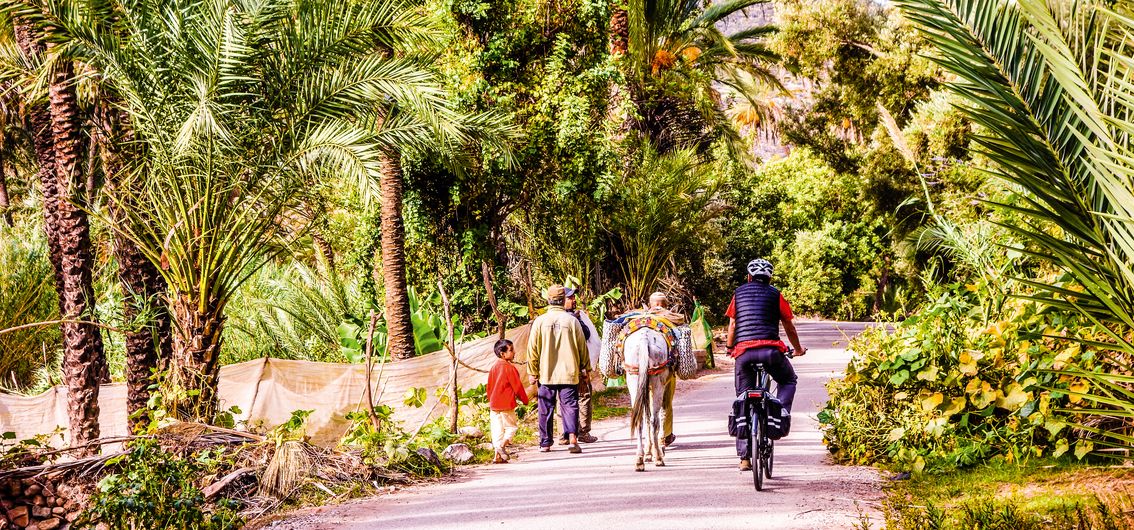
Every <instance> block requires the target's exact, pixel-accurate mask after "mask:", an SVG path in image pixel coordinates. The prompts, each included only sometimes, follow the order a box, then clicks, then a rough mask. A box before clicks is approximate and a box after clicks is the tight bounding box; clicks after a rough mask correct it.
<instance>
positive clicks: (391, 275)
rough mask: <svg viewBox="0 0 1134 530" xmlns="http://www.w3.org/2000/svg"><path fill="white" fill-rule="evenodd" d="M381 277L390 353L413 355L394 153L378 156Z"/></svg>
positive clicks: (397, 161)
mask: <svg viewBox="0 0 1134 530" xmlns="http://www.w3.org/2000/svg"><path fill="white" fill-rule="evenodd" d="M381 164H382V178H381V187H382V214H381V217H382V280H383V284H384V285H385V288H386V328H387V330H388V333H389V343H388V344H389V349H390V354H391V355H392V356H393V357H396V358H398V359H408V358H410V357H413V356H414V340H413V320H411V318H410V305H409V293H408V289H407V286H406V248H405V247H406V227H405V224H404V223H403V221H402V192H403V183H402V165H401V160H400V159H399V155H398V153H386V152H383V154H382V159H381Z"/></svg>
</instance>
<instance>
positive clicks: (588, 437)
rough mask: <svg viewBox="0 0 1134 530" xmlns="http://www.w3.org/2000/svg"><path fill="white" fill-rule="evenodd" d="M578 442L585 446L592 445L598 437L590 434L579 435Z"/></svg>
mask: <svg viewBox="0 0 1134 530" xmlns="http://www.w3.org/2000/svg"><path fill="white" fill-rule="evenodd" d="M579 441H580V442H583V443H585V444H593V443H595V442H597V441H598V437H596V436H594V435H590V434H580V435H579Z"/></svg>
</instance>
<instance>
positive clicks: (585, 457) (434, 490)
mask: <svg viewBox="0 0 1134 530" xmlns="http://www.w3.org/2000/svg"><path fill="white" fill-rule="evenodd" d="M862 328H863V325H862V324H836V323H830V322H801V323H800V325H799V329H800V332H801V336H802V340H803V343H804V345H805V346H807V347H808V348H809V349H810V350H811V351H810V352H809V354H808V355H807V356H805V357H802V358H799V359H796V360H795V361H794V364H795V367H796V371H797V373H798V374H799V394H798V395H797V397H796V411H795V414H794V416H795V417H794V419H793V425H792V434H791V436H789V437H788V438H785V439H784V440H782V441H780V442H777V443H776V467H775V470H776V478H774V479H772V480H769V481H766V482H765V490H764V491H763V492H756V491H755V490H754V489H753V487H752V474H751V473H750V472H744V473H742V472H739V471H737V469H736V464H737V458H736V453H735V449H734V446H733V438H730V437H729V436H728V433H727V431H726V429H725V423H726V421H725V420H726V416H727V414H728V410H729V404H730V402H731V401H732V396H733V395H734V394H733V388H732V387H733V382H732V364H731V362H730V361H731V360H729V359H727V358H726V359H724V360H723V361H721V362H720V365H721V366H720V369H718V370H717V371H714V372H710V373H706V374H705V375H703V376H702V377H700V378H699V379H697V380H695V381H681V382H680V384H679V390H678V392H679V395H678V399H677V401H676V404H675V411H674V418H675V420H676V423H675V426H674V432H675V434H677V436H678V439H677V442H676V443H675V444H674V445H673V446H671V448H670V450H669V451H668V452H667V454H666V467H662V468H657V467H653V466H652V465H650V464H647V470H646V472H645V473H636V472H634V456H633V453H634V450H633V447H632V446H631V444H630V441H629V428H628V422H627V421H626V420H624V419H622V418H612V419H609V420H606V421H603V422H597V423H596V424H595V426H594V429H593V430H594V434H596V435H597V436H599V438H600V441H599V442H597V443H594V444H588V445H584V446H583V448H584V452H583V454H580V455H571V454H568V453H567V452H566V450H565V447H563V446H556V447H555V450H553V451H552V452H551V453H538V452H535V451H526V452H523V453H521V454H520V455H519V457H518V459H516V460H513V462H512V463H510V464H507V465H495V466H480V467H476V468H473V469H471V470H469V471H467V472H464V473H462V474H461V477H460V480H457V481H454V482H448V483H441V484H429V485H425V486H421V487H416V488H411V489H408V490H405V491H401V492H397V493H394V494H390V495H385V496H381V497H376V498H372V499H366V500H362V501H358V502H354V503H350V504H345V505H340V506H334V507H327V508H318V509H314V510H308V511H305V512H301V513H297V514H296V515H295V516H294V517H291V518H289V519H287V520H284V521H279V522H277V523H275V524H274V525H272V528H288V529H292V528H294V529H299V528H304V529H307V528H311V529H328V530H329V529H340V528H341V529H364V528H398V529H423V528H449V529H451V528H460V529H462V530H464V529H471V528H502V527H504V528H525V529H540V528H555V529H571V528H577V529H587V528H617V529H618V530H627V529H633V528H649V529H651V530H660V529H666V528H682V529H685V528H750V529H758V528H775V529H777V530H784V529H818V528H851V527H853V526H854V525H855V524H856V523H857V521H858V518H859V514H860V513H861V512H862V511H864V510H868V509H869V506H870V505H872V504H873V502H874V501H877V500H879V499H880V497H881V493H880V489H879V484H878V480H879V479H878V476H877V472H876V471H875V470H873V469H869V468H858V467H846V466H837V465H831V464H829V463H828V461H827V451H826V450H825V448H824V446H823V444H822V441H821V438H822V437H821V435H820V434H819V431H818V429H817V423H816V421H815V413H816V411H817V410H818V408H819V407H821V406H822V404H823V402H824V401H825V400H826V392H825V390H824V388H823V383H824V382H826V381H827V380H829V379H831V378H832V377H837V376H839V375H841V373H842V370H843V369H844V368H845V366H846V363H847V361H848V360H849V357H850V356H849V354H847V353H846V352H845V350H843V349H842V348H843V347H845V334H851V335H853V334H854V333H857V332H859V331H861V330H862ZM718 359H721V357H719V356H718Z"/></svg>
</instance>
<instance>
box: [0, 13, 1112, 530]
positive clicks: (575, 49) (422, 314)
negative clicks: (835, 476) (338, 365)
mask: <svg viewBox="0 0 1134 530" xmlns="http://www.w3.org/2000/svg"><path fill="white" fill-rule="evenodd" d="M891 4H892V5H891ZM0 5H2V7H3V9H2V10H0V13H2V16H0V87H2V91H0V121H2V124H0V125H2V127H0V214H2V219H0V330H7V329H8V328H13V327H16V326H23V325H26V324H34V323H36V322H51V321H57V320H62V321H63V322H54V323H52V324H46V325H42V326H31V327H27V328H20V329H18V330H15V331H0V385H2V386H3V388H5V389H7V390H12V391H20V392H28V393H31V392H39V391H43V390H44V389H46V388H47V387H48V386H50V385H54V384H60V383H61V384H64V385H67V387H68V389H69V390H70V392H69V396H70V403H69V408H68V410H69V412H70V414H71V422H72V423H71V431H72V432H73V433H74V434H75V437H74V440H76V441H77V442H81V441H83V440H87V439H92V438H95V437H97V436H98V435H99V432H98V422H97V412H98V409H97V389H98V383H100V382H106V381H109V380H126V381H127V382H128V384H129V388H130V398H129V399H130V408H131V411H133V412H137V411H142V414H139V415H136V416H134V417H135V420H134V421H135V422H136V424H144V423H145V421H144V420H145V418H144V416H145V411H146V410H147V409H152V408H154V407H155V404H160V406H161V408H162V409H163V410H162V414H172V415H175V416H176V417H179V418H182V419H193V420H202V421H216V420H218V419H220V418H223V416H224V413H223V412H221V411H218V410H217V403H216V400H215V389H216V378H217V372H218V370H219V366H220V365H221V364H223V363H231V362H239V361H243V360H248V359H254V358H260V357H264V356H272V357H282V358H289V359H305V360H312V361H324V362H352V363H358V362H364V361H365V358H366V355H365V344H366V337H367V336H368V332H369V326H370V322H371V321H372V319H374V321H375V322H376V325H375V327H374V338H375V340H374V344H375V345H376V348H375V357H376V358H377V359H378V361H379V362H398V360H399V359H403V358H406V357H411V356H414V355H421V354H426V353H430V352H433V351H437V350H440V349H441V348H442V344H443V342H444V339H445V338H446V337H447V334H448V328H449V326H450V324H451V325H452V326H453V329H454V333H455V335H456V336H457V337H456V338H457V340H460V339H463V338H473V337H480V336H486V335H489V334H492V333H494V332H495V331H496V329H497V326H498V324H499V323H500V322H498V320H499V321H502V323H503V325H504V326H517V325H522V324H524V323H526V322H527V321H528V320H529V318H530V317H531V316H533V315H534V313H535V311H537V310H538V306H539V305H541V303H540V301H539V300H540V294H539V293H540V290H541V288H542V287H544V286H546V285H547V284H550V283H558V282H570V283H572V284H575V285H578V286H579V288H580V290H581V293H582V297H583V301H584V304H587V303H590V302H592V301H595V302H598V303H597V304H596V305H595V306H594V307H595V308H598V306H600V305H601V306H602V309H599V310H598V312H599V313H602V312H615V311H619V310H622V309H625V308H628V307H633V306H637V305H639V304H641V303H642V302H643V301H644V298H645V297H646V296H647V295H648V293H650V292H651V291H654V290H662V291H666V292H668V293H669V294H670V295H671V298H672V299H673V300H675V301H677V306H678V307H677V309H680V310H684V311H686V312H691V311H692V308H693V307H694V305H695V303H700V304H701V305H702V306H703V307H705V308H706V311H707V314H708V315H709V317H710V319H711V320H714V321H717V322H719V321H720V320H721V318H722V314H723V310H724V308H725V306H726V304H727V303H728V299H729V296H730V294H731V292H732V289H733V288H734V287H735V286H736V284H738V283H739V282H740V281H742V280H743V278H744V272H743V265H744V264H745V263H746V262H747V261H748V260H750V259H753V258H755V257H768V258H770V259H771V260H772V261H773V263H775V265H776V267H777V274H776V280H775V281H776V284H777V285H779V286H781V287H782V288H783V290H784V292H785V293H786V295H787V297H788V298H789V299H790V300H791V301H792V303H793V306H794V308H795V310H796V312H797V313H800V314H803V315H808V316H817V317H827V318H840V319H862V320H871V319H874V320H880V321H886V322H891V323H893V324H894V327H893V329H892V330H885V329H883V330H878V331H875V332H871V333H868V334H866V335H864V336H863V337H860V338H859V339H857V340H856V341H855V342H854V344H853V346H852V348H853V349H854V351H855V353H857V358H856V359H855V361H854V362H852V364H851V365H850V366H849V367H848V370H847V376H846V378H844V379H843V380H840V381H835V382H833V383H832V384H831V386H830V391H831V400H830V402H829V403H828V404H827V406H826V408H825V409H824V410H823V412H822V413H821V415H820V420H821V422H822V424H823V428H824V430H825V436H826V442H827V443H828V446H829V447H830V449H831V450H832V452H833V453H834V454H835V456H836V458H838V459H839V460H841V461H845V462H853V463H862V464H878V465H884V466H888V467H891V468H892V469H894V470H896V471H912V472H914V473H915V474H919V475H922V474H941V475H948V474H949V473H953V472H956V471H957V470H958V469H966V468H973V467H977V466H982V465H985V464H988V463H989V462H994V463H996V464H997V465H1000V464H1005V465H1013V464H1020V463H1027V462H1030V461H1033V460H1036V459H1045V460H1044V461H1053V462H1057V463H1061V464H1062V463H1066V462H1068V461H1071V460H1093V459H1100V460H1104V459H1108V458H1127V457H1128V451H1129V450H1130V449H1131V448H1132V447H1134V422H1132V421H1131V420H1132V418H1134V386H1132V385H1134V367H1132V366H1131V359H1132V358H1134V220H1132V219H1134V167H1132V163H1131V160H1134V153H1132V149H1131V146H1130V142H1131V138H1134V134H1132V133H1134V123H1132V121H1131V116H1132V113H1134V93H1132V90H1131V87H1130V84H1129V82H1128V81H1127V79H1128V78H1129V75H1130V69H1131V64H1132V62H1131V57H1132V56H1134V53H1132V51H1131V49H1130V47H1129V45H1128V44H1127V43H1128V42H1129V38H1130V37H1131V35H1134V23H1131V20H1132V18H1131V16H1130V15H1131V14H1132V13H1134V8H1132V7H1131V6H1130V5H1129V4H1128V3H1127V2H1103V1H1095V0H1084V1H1081V2H1066V1H1063V0H1048V1H1044V0H901V1H897V2H893V3H882V2H874V1H870V0H809V1H799V2H779V3H775V4H771V3H768V2H760V1H755V0H732V1H724V0H719V1H706V2H701V1H678V0H619V1H616V2H608V1H605V0H563V1H556V2H551V1H547V0H377V1H366V2H363V1H360V0H359V1H354V0H345V1H343V0H339V1H336V2H331V1H327V0H267V1H263V2H243V1H237V0H203V1H196V0H194V1H189V0H160V1H159V0H115V1H110V2H86V1H79V0H52V1H50V2H42V1H39V0H12V1H7V2H3V3H2V4H0ZM771 13H774V16H772V15H771ZM487 285H491V287H487ZM439 286H440V289H439ZM52 287H54V289H52ZM489 289H491V290H492V292H493V294H494V296H495V299H496V303H495V307H494V305H493V304H492V303H490V301H489ZM441 290H443V291H444V292H445V293H446V295H447V298H448V300H449V302H450V305H451V307H450V308H449V309H451V311H452V317H451V322H450V321H447V319H446V317H444V316H442V315H444V314H446V313H445V311H444V309H443V307H442V306H443V303H442V296H441ZM593 316H594V317H595V318H596V319H597V318H598V317H601V316H605V315H598V314H596V315H593ZM379 317H380V318H379ZM804 340H805V343H806V337H805V338H804ZM155 374H156V376H157V377H155ZM153 390H156V391H157V395H156V396H151V392H152V391H153ZM436 390H437V389H421V391H422V392H425V391H429V392H433V391H436ZM453 390H454V395H455V396H457V397H456V398H455V399H458V400H463V402H466V403H467V404H468V405H469V407H468V409H469V410H466V411H465V414H466V416H465V417H464V418H463V419H464V420H466V421H467V422H470V423H475V424H483V423H484V418H483V416H484V415H483V414H482V413H483V412H484V411H483V410H482V408H483V407H480V403H479V401H480V400H482V399H481V398H482V397H483V396H480V395H479V394H477V392H476V389H464V391H463V392H462V393H459V394H458V393H456V392H455V390H456V389H453ZM418 395H419V392H416V391H415V393H414V394H413V396H409V398H407V404H406V406H413V403H412V402H415V401H421V400H415V399H410V398H414V397H415V396H418ZM449 399H453V398H449ZM418 404H420V403H418ZM375 414H376V415H380V416H381V415H384V416H383V418H384V419H389V416H390V414H391V411H389V410H380V411H375ZM352 419H353V420H354V421H355V424H354V426H353V428H352V430H351V433H350V435H349V436H348V441H347V445H349V446H351V447H354V448H357V449H359V450H361V451H363V452H364V453H365V454H366V455H367V457H366V458H367V459H368V460H367V461H368V463H377V462H384V463H386V464H390V465H392V466H399V465H401V466H404V468H405V469H409V470H418V471H421V472H423V473H425V474H429V473H432V472H436V471H437V470H438V468H437V467H436V466H435V465H433V464H426V463H423V461H422V458H424V457H421V456H420V455H419V454H418V453H416V452H415V450H416V448H417V446H419V445H420V446H422V447H425V446H434V445H438V444H441V443H443V442H447V441H451V440H453V439H455V434H454V433H453V432H451V431H452V429H451V428H447V427H446V425H445V424H444V422H436V423H430V424H428V425H423V426H422V428H421V429H418V431H417V432H406V431H404V430H403V428H402V427H400V426H398V425H396V424H394V423H391V422H388V421H387V422H379V421H376V420H375V419H374V416H373V415H370V414H366V415H360V416H358V417H356V418H352ZM297 421H298V420H297ZM482 426H483V425H482ZM147 454H149V453H140V454H139V456H138V458H148V456H147ZM415 455H416V456H415ZM150 456H153V455H152V454H151V455H150ZM142 463H144V462H142ZM127 464H128V465H132V464H130V463H129V462H127ZM422 470H424V471H422ZM178 472H179V473H180V471H178ZM119 486H121V487H124V488H125V487H127V485H126V483H119ZM143 486H144V484H143ZM130 487H133V486H130ZM186 491H189V490H186ZM189 493H192V492H191V491H189ZM974 510H975V509H974ZM974 510H969V512H966V513H969V515H972V514H974V513H977V512H979V510H975V511H974ZM895 513H898V512H895ZM112 515H113V514H109V512H108V514H107V515H106V516H108V517H109V516H112ZM965 521H966V522H965V524H968V522H971V521H968V520H965ZM894 524H895V525H898V524H899V523H894ZM1006 524H1007V523H1006ZM1029 524H1030V523H1029Z"/></svg>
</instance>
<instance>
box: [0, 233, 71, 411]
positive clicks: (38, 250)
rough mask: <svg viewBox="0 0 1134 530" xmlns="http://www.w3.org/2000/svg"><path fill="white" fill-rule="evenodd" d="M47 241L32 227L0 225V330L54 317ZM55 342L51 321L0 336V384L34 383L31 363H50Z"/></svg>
mask: <svg viewBox="0 0 1134 530" xmlns="http://www.w3.org/2000/svg"><path fill="white" fill-rule="evenodd" d="M57 300H58V299H57V297H56V294H55V286H54V283H53V281H52V271H51V262H50V261H49V260H48V255H47V242H46V241H45V240H44V238H43V234H42V232H41V231H40V230H39V228H38V227H35V226H31V225H17V226H15V227H13V228H8V227H2V228H0V329H8V328H11V327H15V326H19V325H22V324H30V323H33V322H42V321H46V320H54V319H57V318H59V305H58V301H57ZM59 347H60V336H59V329H58V327H57V326H44V327H36V328H31V329H26V330H22V331H15V332H11V333H4V334H2V335H0V388H5V389H10V390H22V389H26V388H27V387H29V386H32V385H33V384H34V381H33V375H34V373H35V371H36V369H37V368H39V367H41V366H44V365H45V364H46V365H51V364H53V360H54V359H55V358H56V357H57V355H58V350H59Z"/></svg>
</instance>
